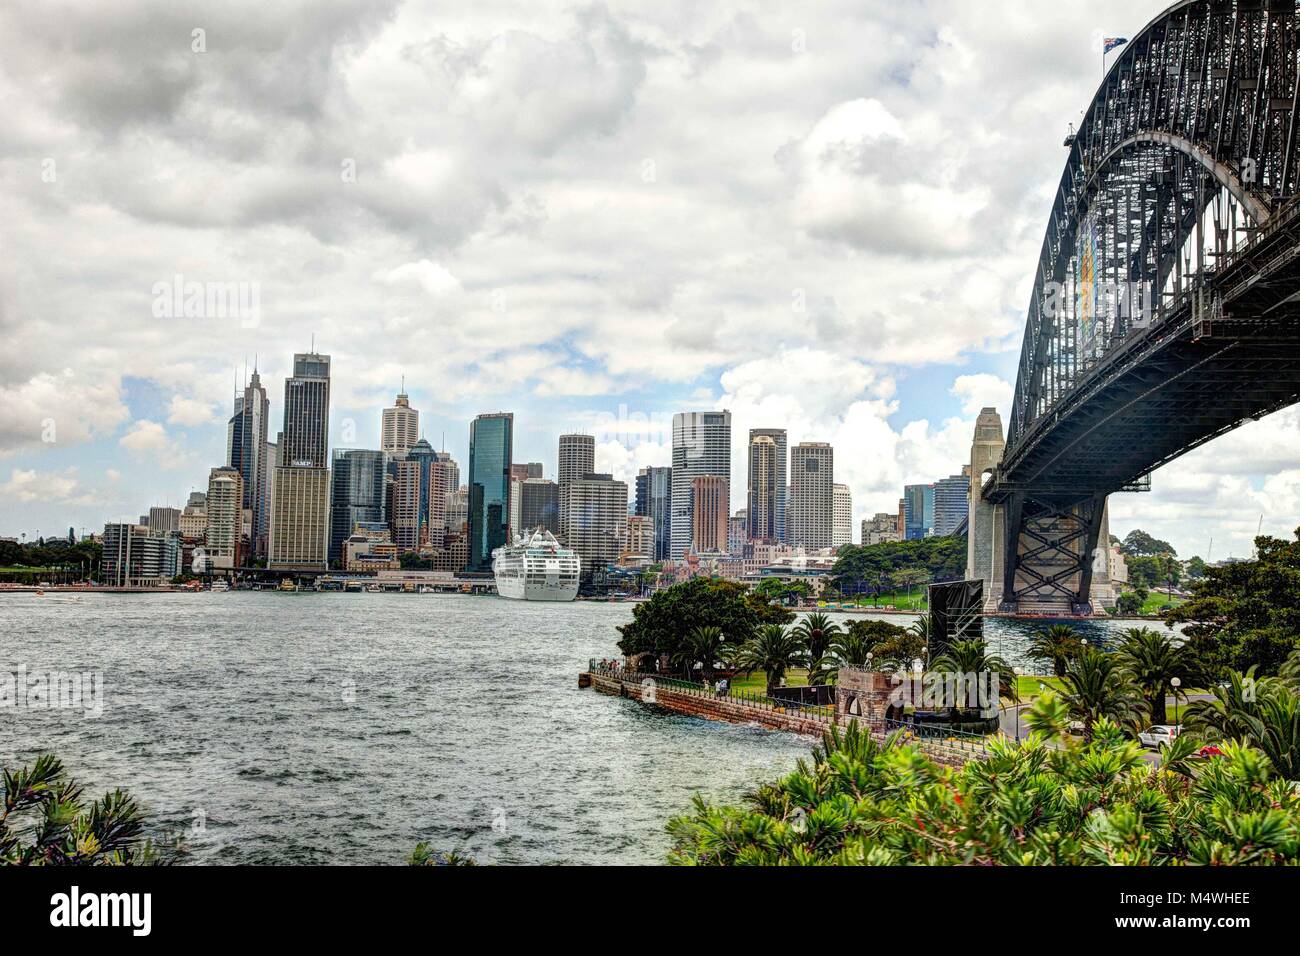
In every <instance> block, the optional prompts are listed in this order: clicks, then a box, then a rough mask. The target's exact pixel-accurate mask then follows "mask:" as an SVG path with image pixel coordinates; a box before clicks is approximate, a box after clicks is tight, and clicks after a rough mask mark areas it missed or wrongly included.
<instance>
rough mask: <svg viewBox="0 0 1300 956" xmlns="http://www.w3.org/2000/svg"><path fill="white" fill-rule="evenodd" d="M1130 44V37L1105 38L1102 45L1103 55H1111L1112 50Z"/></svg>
mask: <svg viewBox="0 0 1300 956" xmlns="http://www.w3.org/2000/svg"><path fill="white" fill-rule="evenodd" d="M1127 42H1128V37H1105V38H1104V39H1103V40H1102V41H1101V43H1102V50H1101V52H1102V53H1109V52H1110V51H1111V50H1117V49H1119V48H1120V47H1122V46H1123V45H1124V44H1125V43H1127Z"/></svg>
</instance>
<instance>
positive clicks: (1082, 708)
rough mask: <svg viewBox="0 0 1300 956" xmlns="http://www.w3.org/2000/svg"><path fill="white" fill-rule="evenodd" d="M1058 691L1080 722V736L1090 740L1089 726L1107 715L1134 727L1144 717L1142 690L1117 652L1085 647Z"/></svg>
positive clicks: (1066, 671) (1090, 730) (1071, 664)
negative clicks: (1063, 685)
mask: <svg viewBox="0 0 1300 956" xmlns="http://www.w3.org/2000/svg"><path fill="white" fill-rule="evenodd" d="M1061 680H1062V682H1063V683H1064V684H1065V690H1064V691H1063V692H1062V694H1061V698H1062V700H1064V702H1065V705H1066V707H1067V708H1068V710H1069V712H1070V716H1071V717H1074V718H1075V719H1077V720H1079V721H1080V722H1081V723H1082V724H1083V739H1084V741H1085V742H1086V743H1092V725H1093V724H1094V723H1096V722H1097V721H1098V720H1099V719H1100V718H1102V717H1109V718H1110V719H1111V720H1113V721H1114V722H1115V723H1116V724H1118V725H1119V726H1120V727H1124V728H1129V729H1136V728H1137V726H1138V724H1139V723H1140V722H1141V721H1142V720H1143V718H1145V716H1146V704H1145V701H1144V700H1143V698H1142V691H1141V689H1140V688H1139V687H1138V685H1137V683H1136V682H1135V681H1134V680H1133V675H1132V674H1130V673H1129V672H1128V671H1127V670H1125V668H1124V662H1123V660H1122V659H1121V658H1120V657H1119V655H1117V654H1107V653H1105V652H1103V651H1099V650H1097V648H1095V647H1090V646H1085V647H1084V649H1083V652H1082V653H1081V654H1080V655H1079V656H1078V657H1076V658H1075V659H1074V660H1072V661H1070V663H1069V666H1067V667H1066V669H1065V676H1064V677H1062V678H1061Z"/></svg>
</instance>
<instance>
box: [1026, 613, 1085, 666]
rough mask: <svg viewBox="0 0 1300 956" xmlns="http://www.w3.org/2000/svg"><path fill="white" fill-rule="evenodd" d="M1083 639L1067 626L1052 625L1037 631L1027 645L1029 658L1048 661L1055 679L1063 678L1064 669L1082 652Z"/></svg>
mask: <svg viewBox="0 0 1300 956" xmlns="http://www.w3.org/2000/svg"><path fill="white" fill-rule="evenodd" d="M1084 646H1085V645H1084V641H1083V638H1081V637H1079V635H1078V634H1076V633H1075V631H1074V628H1072V627H1070V625H1068V624H1053V625H1052V626H1051V627H1049V628H1048V629H1047V630H1045V631H1039V632H1038V633H1037V634H1035V635H1034V639H1033V641H1032V642H1030V645H1029V656H1030V657H1031V658H1032V659H1034V660H1036V661H1049V662H1050V663H1051V665H1052V672H1053V673H1054V674H1056V676H1057V677H1064V676H1065V669H1066V667H1068V666H1069V663H1070V661H1072V660H1074V659H1075V658H1076V657H1078V656H1079V654H1080V653H1081V652H1082V651H1083V648H1084Z"/></svg>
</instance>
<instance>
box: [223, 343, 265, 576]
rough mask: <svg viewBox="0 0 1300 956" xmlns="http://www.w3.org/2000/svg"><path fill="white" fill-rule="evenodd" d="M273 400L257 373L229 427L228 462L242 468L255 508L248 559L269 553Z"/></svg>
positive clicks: (249, 505) (248, 501)
mask: <svg viewBox="0 0 1300 956" xmlns="http://www.w3.org/2000/svg"><path fill="white" fill-rule="evenodd" d="M270 416H271V403H270V401H269V399H267V397H266V389H265V388H263V387H262V379H261V377H260V376H259V375H258V373H257V369H256V368H254V369H253V375H252V377H251V378H250V379H249V380H248V383H247V384H246V385H245V386H244V392H243V394H242V395H236V396H235V412H234V414H233V415H232V416H231V418H230V422H229V424H228V426H227V429H226V464H227V465H229V466H230V467H231V468H234V469H235V470H236V471H238V472H239V477H240V479H241V482H242V485H243V495H244V503H243V507H244V508H245V509H246V510H248V511H251V512H252V516H253V521H252V533H251V534H250V536H249V537H250V542H249V543H250V545H251V547H250V548H249V553H248V554H246V555H244V558H245V560H247V561H251V560H252V559H253V558H258V557H266V542H267V532H268V526H269V524H270V520H271V515H270V508H269V507H268V498H269V496H270V490H271V489H270V486H271V463H270V460H269V448H268V446H267V442H266V432H267V426H268V424H269V419H270Z"/></svg>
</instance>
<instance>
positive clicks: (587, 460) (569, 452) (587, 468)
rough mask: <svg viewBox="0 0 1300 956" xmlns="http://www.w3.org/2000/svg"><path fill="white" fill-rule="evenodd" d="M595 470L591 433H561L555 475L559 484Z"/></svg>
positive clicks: (594, 452) (594, 446) (594, 448)
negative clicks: (557, 465)
mask: <svg viewBox="0 0 1300 956" xmlns="http://www.w3.org/2000/svg"><path fill="white" fill-rule="evenodd" d="M595 470H596V439H595V438H594V437H593V436H591V435H561V436H560V460H559V468H558V469H557V470H556V477H557V478H558V480H559V482H560V484H564V483H565V482H566V481H573V480H574V479H576V478H581V477H582V476H583V475H590V474H591V473H592V472H594V471H595Z"/></svg>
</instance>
